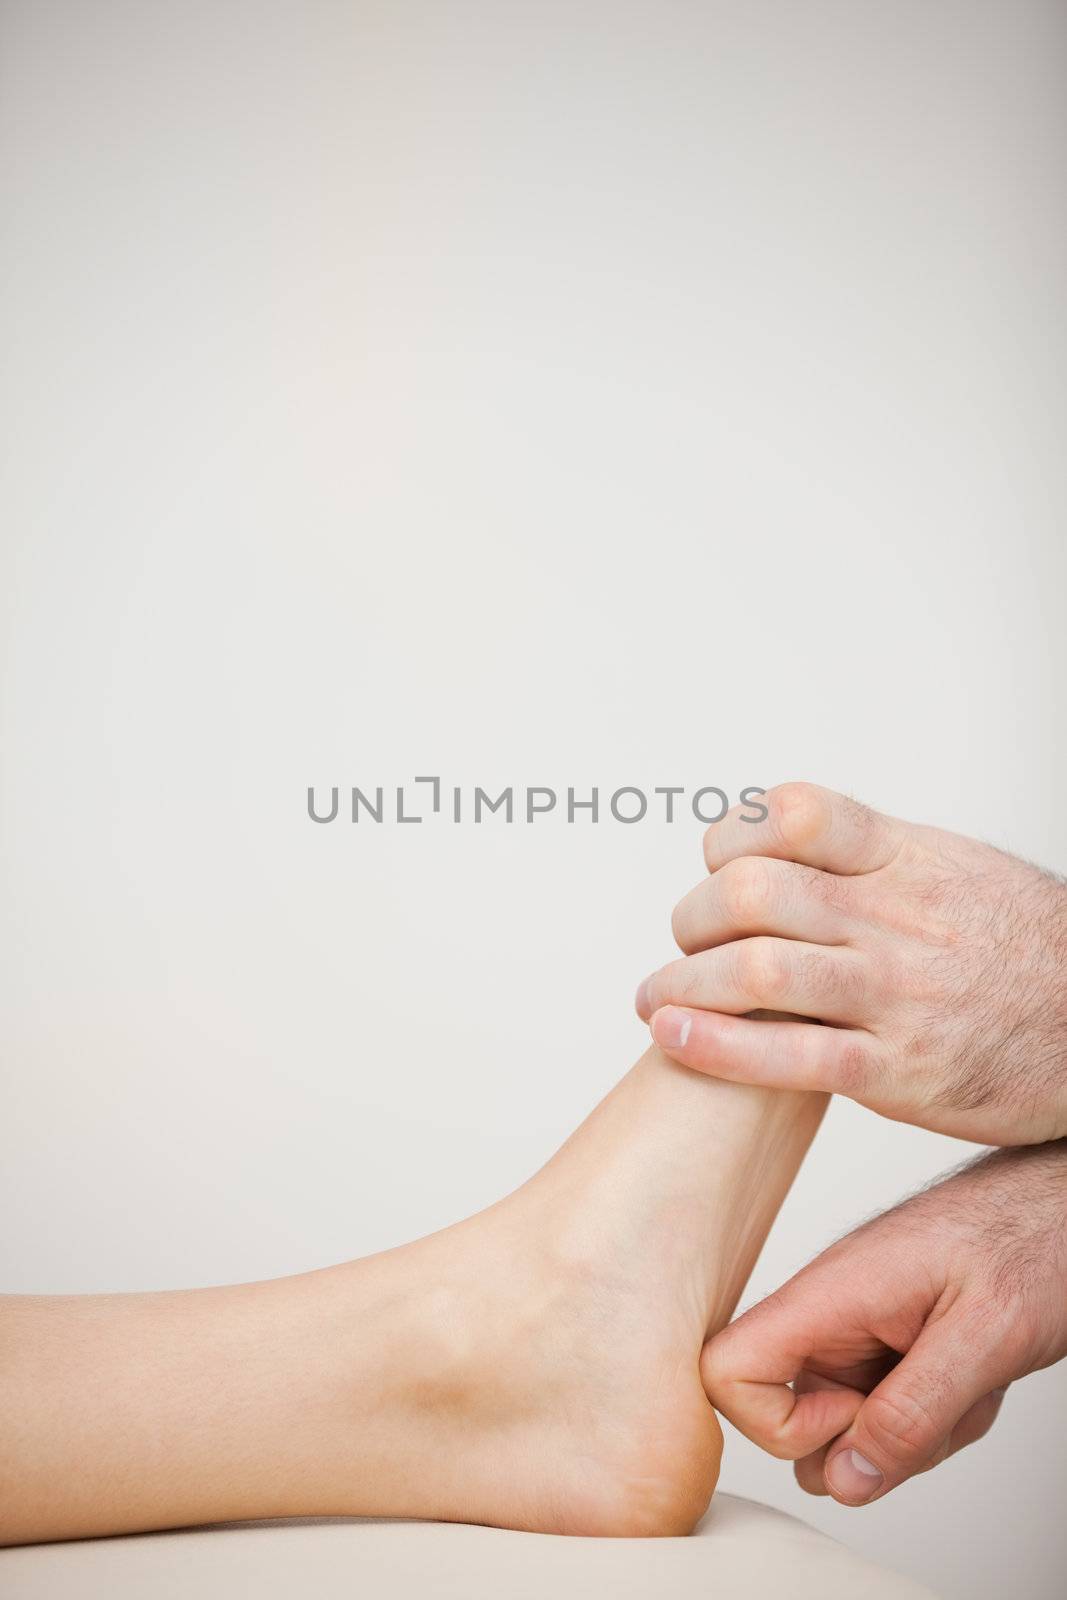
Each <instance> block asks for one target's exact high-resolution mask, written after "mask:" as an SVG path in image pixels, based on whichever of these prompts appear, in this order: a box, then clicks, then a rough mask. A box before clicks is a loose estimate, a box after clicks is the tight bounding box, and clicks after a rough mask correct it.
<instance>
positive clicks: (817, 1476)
mask: <svg viewBox="0 0 1067 1600" xmlns="http://www.w3.org/2000/svg"><path fill="white" fill-rule="evenodd" d="M826 1450H827V1447H826V1445H824V1446H823V1448H822V1449H821V1450H813V1451H812V1453H811V1455H810V1456H801V1458H800V1460H799V1461H794V1462H793V1476H794V1477H795V1478H796V1480H797V1483H798V1484H799V1486H800V1488H801V1489H803V1491H804V1493H805V1494H814V1495H818V1496H819V1498H820V1499H823V1500H825V1498H826V1497H827V1495H828V1494H829V1493H830V1491H829V1489H828V1488H827V1487H826V1482H825V1479H824V1477H823V1473H824V1469H825V1467H826Z"/></svg>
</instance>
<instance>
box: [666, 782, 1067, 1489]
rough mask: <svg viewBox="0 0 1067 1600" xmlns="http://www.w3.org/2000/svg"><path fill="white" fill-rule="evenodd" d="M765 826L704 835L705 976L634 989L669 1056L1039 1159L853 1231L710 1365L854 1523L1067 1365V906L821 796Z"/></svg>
mask: <svg viewBox="0 0 1067 1600" xmlns="http://www.w3.org/2000/svg"><path fill="white" fill-rule="evenodd" d="M766 803H767V811H768V814H767V817H766V818H765V819H763V820H761V821H759V822H756V823H752V822H748V821H745V820H744V818H745V816H746V815H751V808H742V809H738V810H736V811H734V812H731V813H730V814H729V815H728V816H727V817H725V818H724V819H723V821H722V822H720V823H717V824H715V825H713V826H712V827H711V828H709V829H708V832H707V835H706V837H705V841H704V853H705V860H706V863H707V866H708V870H709V876H708V877H707V878H706V879H705V880H704V882H702V883H701V884H700V885H698V887H697V888H696V889H694V890H693V891H692V892H691V893H690V894H688V895H687V896H686V897H685V899H684V900H682V901H681V903H680V904H679V905H678V906H677V908H676V909H675V912H674V918H673V926H674V932H675V936H676V938H677V941H678V943H679V945H680V946H681V948H682V949H683V950H684V951H686V952H687V955H686V957H685V958H684V959H683V960H681V961H675V962H672V963H671V964H670V965H669V966H667V967H664V968H662V969H661V970H660V971H659V972H657V973H655V974H653V976H652V977H651V978H650V979H648V980H646V982H645V983H644V984H642V986H641V988H640V989H639V991H638V998H637V1007H638V1011H639V1013H640V1014H641V1016H642V1017H644V1018H645V1019H646V1020H647V1021H649V1022H650V1025H651V1030H652V1035H653V1038H654V1039H655V1040H656V1041H657V1042H658V1043H659V1045H660V1046H661V1048H663V1049H664V1050H665V1051H666V1052H667V1053H668V1054H670V1055H671V1056H672V1057H673V1058H674V1059H675V1060H677V1061H679V1062H684V1063H685V1064H686V1065H688V1066H690V1067H693V1068H696V1069H697V1070H699V1071H702V1072H709V1073H714V1074H716V1075H718V1076H720V1077H721V1078H723V1079H730V1080H741V1081H744V1082H750V1083H760V1084H780V1085H790V1086H792V1087H794V1088H821V1089H825V1090H832V1091H834V1092H836V1093H840V1094H846V1095H848V1096H850V1097H851V1098H852V1099H854V1100H857V1101H859V1102H860V1103H861V1104H863V1105H866V1106H869V1107H870V1108H871V1109H872V1110H874V1111H878V1112H880V1113H881V1114H882V1115H883V1116H887V1117H892V1118H895V1119H897V1120H899V1121H902V1122H912V1123H917V1124H919V1125H920V1126H922V1127H926V1128H932V1129H936V1130H938V1131H940V1132H943V1133H948V1134H954V1135H956V1136H957V1137H959V1138H964V1139H972V1140H976V1141H981V1142H985V1143H991V1144H996V1145H1001V1146H1018V1147H1020V1148H1016V1149H1004V1150H1002V1151H1000V1152H999V1153H997V1154H996V1155H993V1156H991V1157H987V1158H984V1159H983V1160H981V1161H979V1163H978V1164H977V1165H976V1166H974V1167H972V1168H970V1169H969V1170H967V1171H965V1172H963V1173H960V1174H957V1175H954V1176H952V1177H950V1178H949V1179H948V1180H946V1181H945V1182H943V1183H941V1184H939V1185H937V1186H936V1187H935V1188H933V1189H932V1190H930V1191H929V1192H927V1193H925V1194H923V1195H920V1196H918V1197H916V1198H914V1199H912V1200H910V1201H908V1202H907V1203H906V1204H905V1205H904V1206H901V1207H898V1208H897V1209H895V1210H893V1211H890V1212H887V1213H886V1214H885V1215H884V1216H882V1217H879V1218H878V1219H876V1221H874V1222H872V1223H869V1224H867V1225H866V1226H865V1227H863V1228H860V1229H858V1230H857V1231H856V1232H855V1233H853V1234H851V1235H849V1236H848V1237H847V1238H846V1239H844V1240H842V1241H841V1242H839V1243H838V1244H836V1245H834V1246H833V1247H832V1248H831V1249H830V1250H828V1251H826V1252H825V1253H824V1254H823V1255H821V1256H819V1257H818V1259H817V1260H816V1261H815V1262H814V1263H812V1265H811V1266H809V1267H808V1268H806V1269H805V1270H804V1271H803V1272H802V1273H800V1274H799V1275H798V1276H797V1277H796V1278H794V1279H792V1280H791V1281H790V1282H789V1283H788V1284H786V1286H785V1287H784V1288H783V1289H781V1290H779V1291H778V1293H777V1294H775V1295H773V1296H771V1297H770V1298H769V1299H768V1300H767V1301H765V1302H764V1303H763V1304H762V1305H760V1306H757V1307H756V1308H755V1309H754V1310H753V1311H751V1312H749V1313H748V1314H747V1315H746V1316H744V1317H741V1318H739V1320H738V1321H737V1322H736V1323H734V1324H733V1325H732V1326H731V1327H730V1328H728V1329H727V1330H725V1331H724V1332H723V1333H721V1334H719V1335H718V1337H717V1338H715V1339H713V1340H712V1341H711V1343H710V1344H709V1346H708V1349H707V1351H706V1352H705V1356H704V1363H703V1372H704V1377H705V1382H706V1384H707V1387H708V1393H709V1394H710V1395H711V1396H712V1398H713V1399H714V1401H715V1403H716V1404H717V1405H718V1406H719V1408H720V1410H722V1411H723V1412H724V1413H725V1415H726V1416H728V1417H729V1418H730V1420H731V1421H732V1422H734V1423H735V1424H736V1425H737V1426H738V1427H739V1428H740V1429H741V1430H742V1431H743V1432H744V1433H747V1434H748V1435H749V1437H750V1438H752V1439H754V1440H755V1441H756V1442H757V1443H758V1444H761V1445H763V1446H764V1448H765V1449H767V1450H769V1451H771V1452H772V1453H773V1454H775V1455H780V1456H786V1457H790V1458H792V1459H794V1460H796V1462H797V1468H796V1471H797V1477H798V1480H799V1482H800V1483H801V1485H802V1486H803V1487H804V1488H805V1489H808V1490H810V1491H811V1492H812V1493H814V1494H825V1493H830V1494H832V1495H833V1496H834V1498H835V1499H837V1500H840V1501H841V1502H842V1503H843V1504H846V1505H857V1504H863V1503H866V1502H867V1501H869V1500H874V1499H877V1498H879V1497H880V1496H882V1495H884V1494H886V1493H888V1492H889V1491H891V1490H892V1489H894V1488H896V1487H897V1486H899V1484H901V1483H902V1482H904V1481H905V1480H906V1479H908V1478H910V1477H912V1476H914V1475H915V1474H916V1473H918V1472H923V1471H926V1470H928V1468H930V1467H931V1466H935V1465H937V1463H938V1462H940V1461H942V1460H944V1458H945V1457H946V1456H947V1455H950V1454H952V1452H953V1451H955V1450H957V1449H959V1448H961V1447H962V1446H963V1445H965V1444H969V1443H972V1442H973V1441H974V1440H976V1439H978V1438H980V1437H981V1436H982V1435H983V1434H984V1433H985V1432H986V1430H987V1429H988V1428H989V1427H990V1426H991V1424H992V1422H993V1420H994V1418H995V1416H996V1413H997V1409H998V1407H999V1404H1000V1392H1001V1391H1002V1390H1003V1388H1004V1387H1005V1386H1006V1385H1007V1384H1008V1383H1010V1382H1012V1381H1014V1380H1015V1379H1016V1378H1019V1377H1022V1376H1024V1375H1025V1374H1026V1373H1029V1372H1032V1371H1034V1370H1036V1369H1037V1368H1039V1367H1042V1366H1047V1365H1049V1364H1050V1363H1051V1362H1053V1361H1056V1360H1059V1359H1060V1358H1061V1357H1063V1356H1064V1354H1067V1245H1065V1235H1067V1171H1065V1169H1067V1154H1065V1151H1067V1142H1065V1140H1064V1135H1065V1134H1067V889H1065V887H1064V885H1063V884H1062V883H1061V882H1060V881H1059V880H1057V879H1055V878H1053V877H1052V876H1050V875H1049V874H1048V873H1045V872H1042V871H1040V870H1039V869H1038V868H1036V867H1033V866H1030V865H1029V864H1028V863H1026V862H1023V861H1019V860H1016V859H1015V858H1014V857H1012V856H1009V855H1005V854H1004V853H1003V852H1002V851H999V850H995V849H993V848H992V847H991V846H989V845H985V844H980V843H978V842H977V841H975V840H972V839H964V838H960V837H958V836H957V835H955V834H950V833H944V832H941V831H940V830H938V829H936V828H926V827H917V826H915V825H913V824H911V823H905V822H900V821H898V820H897V819H895V818H892V817H886V816H882V815H881V814H879V813H878V812H875V811H870V810H868V809H867V808H866V807H864V806H860V805H857V804H856V803H855V802H854V801H852V800H849V799H846V798H845V797H844V796H843V795H837V794H833V793H831V792H830V791H828V790H824V789H818V788H815V787H813V786H811V785H808V784H787V785H785V786H784V787H783V788H781V789H776V790H771V791H770V793H769V794H768V795H767V796H766ZM703 1007H708V1008H710V1009H709V1010H703V1009H699V1008H703ZM767 1007H774V1008H777V1010H778V1011H779V1012H781V1011H788V1012H790V1013H793V1014H794V1015H792V1016H791V1017H789V1018H782V1017H781V1016H778V1017H777V1018H776V1019H775V1020H773V1021H771V1020H767V1017H766V1011H765V1008H767ZM753 1012H756V1013H757V1014H758V1015H759V1020H757V1019H756V1017H754V1016H753V1015H752V1013H753ZM820 1024H821V1025H820ZM1042 1141H1044V1142H1042ZM1024 1147H1030V1148H1024ZM790 1383H792V1384H793V1385H794V1387H793V1388H792V1389H790V1388H788V1387H786V1385H788V1384H790ZM865 1397H866V1398H865Z"/></svg>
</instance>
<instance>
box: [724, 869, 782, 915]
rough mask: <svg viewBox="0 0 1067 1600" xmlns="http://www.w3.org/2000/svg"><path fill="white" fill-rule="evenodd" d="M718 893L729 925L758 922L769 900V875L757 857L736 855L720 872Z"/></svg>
mask: <svg viewBox="0 0 1067 1600" xmlns="http://www.w3.org/2000/svg"><path fill="white" fill-rule="evenodd" d="M719 876H720V883H719V893H720V895H721V897H722V906H723V910H724V911H725V913H726V916H727V918H728V919H729V921H730V922H731V923H735V924H737V925H738V926H745V925H747V924H751V923H754V922H756V921H758V920H759V918H760V916H761V915H762V914H763V913H764V911H765V910H766V909H767V907H768V905H769V903H770V899H771V875H770V871H769V869H768V867H767V864H766V862H764V861H761V860H760V859H759V858H758V857H757V856H739V857H738V859H737V860H736V861H730V862H728V863H727V865H726V866H725V867H723V869H722V872H721V873H720V875H719Z"/></svg>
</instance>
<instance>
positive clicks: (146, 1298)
mask: <svg viewBox="0 0 1067 1600" xmlns="http://www.w3.org/2000/svg"><path fill="white" fill-rule="evenodd" d="M823 1104H824V1100H823V1097H821V1096H810V1095H797V1094H788V1093H782V1092H774V1091H767V1090H761V1089H751V1088H746V1087H743V1086H740V1085H736V1084H727V1083H719V1082H716V1081H715V1080H709V1079H707V1078H704V1077H701V1076H698V1075H696V1074H693V1073H690V1072H688V1071H687V1069H685V1068H683V1067H679V1066H677V1065H675V1064H674V1063H673V1062H670V1061H668V1060H667V1059H666V1058H665V1057H662V1056H660V1055H659V1053H658V1052H657V1051H655V1050H652V1051H649V1052H648V1053H647V1054H646V1055H645V1056H644V1057H642V1059H641V1060H640V1061H639V1062H638V1063H637V1065H636V1066H635V1067H634V1068H633V1069H632V1070H631V1071H630V1072H629V1073H628V1074H627V1075H626V1077H625V1078H623V1080H622V1081H621V1083H620V1084H618V1085H617V1086H616V1088H615V1089H614V1090H612V1092H611V1093H610V1094H609V1095H608V1096H607V1098H606V1099H605V1100H604V1101H602V1102H601V1104H600V1105H599V1106H597V1107H596V1109H595V1110H594V1111H593V1113H592V1114H591V1116H590V1117H588V1118H587V1119H586V1121H585V1122H584V1123H583V1124H582V1126H581V1127H580V1128H579V1129H578V1130H577V1132H576V1133H575V1134H573V1135H572V1136H571V1138H570V1139H569V1140H568V1141H567V1143H566V1144H565V1145H564V1146H563V1147H562V1149H561V1150H560V1151H558V1152H557V1154H556V1155H555V1156H553V1158H552V1159H551V1160H550V1161H549V1162H548V1163H547V1165H546V1166H545V1167H544V1168H543V1169H542V1170H541V1171H540V1172H539V1173H538V1174H537V1175H536V1176H535V1177H534V1178H532V1179H530V1181H529V1182H528V1183H526V1184H524V1185H523V1187H522V1188H521V1189H519V1190H517V1191H516V1192H515V1193H514V1194H513V1195H510V1196H508V1197H507V1199H505V1200H502V1201H500V1202H499V1203H498V1204H496V1205H494V1206H491V1207H490V1208H489V1209H488V1210H487V1211H485V1212H482V1213H480V1214H479V1215H478V1216H476V1217H472V1218H469V1219H468V1220H467V1221H465V1222H462V1223H459V1224H457V1225H456V1226H454V1227H451V1228H447V1229H445V1230H443V1231H442V1232H440V1233H437V1234H433V1235H431V1236H429V1237H428V1238H426V1239H422V1240H419V1241H417V1242H416V1243H414V1244H411V1245H405V1246H402V1247H401V1248H399V1249H397V1250H390V1251H386V1252H384V1253H382V1254H381V1255H377V1256H372V1257H369V1258H366V1259H365V1260H362V1261H356V1262H351V1263H347V1264H345V1265H343V1266H340V1267H333V1268H329V1269H327V1270H325V1271H322V1272H315V1273H308V1274H303V1275H300V1276H298V1277H295V1278H288V1279H280V1280H277V1281H275V1282H271V1283H263V1284H248V1285H240V1286H237V1287H234V1288H227V1289H210V1290H199V1291H194V1292H188V1293H177V1294H162V1295H128V1296H102V1297H94V1296H88V1297H76V1298H71V1299H61V1298H47V1299H38V1298H33V1297H25V1298H21V1297H11V1298H9V1299H7V1300H4V1301H0V1415H3V1417H4V1428H3V1442H2V1444H0V1542H8V1543H14V1542H20V1541H26V1540H34V1539H54V1538H72V1537H78V1536H83V1535H87V1534H100V1533H113V1532H122V1531H130V1530H134V1529H143V1528H159V1527H173V1526H178V1525H182V1524H188V1523H196V1522H205V1521H225V1520H230V1519H234V1518H246V1517H271V1516H291V1515H326V1514H353V1515H393V1516H414V1517H436V1518H445V1519H451V1520H464V1521H474V1522H490V1523H496V1524H500V1525H502V1526H508V1527H521V1528H534V1529H540V1530H543V1531H549V1532H574V1533H605V1534H655V1533H679V1532H686V1531H688V1530H689V1529H690V1528H691V1527H692V1526H693V1524H694V1523H695V1522H696V1520H697V1519H698V1518H699V1516H700V1515H701V1513H702V1512H703V1510H704V1508H705V1506H706V1504H707V1501H708V1499H709V1498H710V1495H711V1492H712V1490H713V1488H714V1484H715V1478H716V1475H717V1471H718V1458H719V1448H720V1435H719V1432H718V1425H717V1423H716V1421H715V1418H714V1413H713V1412H712V1410H711V1408H710V1406H709V1405H708V1403H707V1400H706V1399H705V1397H704V1394H703V1390H702V1388H701V1386H700V1379H699V1368H698V1363H699V1356H700V1350H701V1346H702V1344H703V1341H704V1338H705V1336H706V1334H707V1333H708V1332H711V1331H714V1330H715V1329H716V1328H718V1327H720V1326H721V1325H722V1324H723V1323H724V1322H725V1321H727V1320H728V1318H729V1315H730V1313H731V1311H732V1309H733V1306H734V1304H735V1302H736V1300H737V1297H738V1295H739V1294H740V1292H741V1289H742V1288H743V1285H744V1282H745V1280H746V1278H747V1276H748V1273H749V1271H750V1270H751V1267H752V1264H753V1262H754V1260H755V1256H756V1254H757V1253H758V1250H759V1248H760V1246H761V1244H762V1242H763V1239H764V1237H765V1235H766V1232H767V1229H768V1228H769V1226H770V1224H771V1222H772V1220H773V1218H774V1215H775V1213H776V1212H777V1210H778V1207H779V1205H780V1204H781V1201H782V1198H783V1196H784V1194H785V1192H786V1190H787V1189H788V1187H789V1184H790V1183H791V1181H792V1178H793V1176H794V1174H795V1172H796V1169H797V1167H798V1166H799V1164H800V1161H801V1159H802V1158H803V1155H804V1152H805V1150H806V1148H807V1146H808V1144H809V1143H810V1140H811V1138H812V1136H813V1134H814V1132H815V1129H816V1127H817V1125H818V1121H819V1118H820V1116H821V1114H822V1109H823Z"/></svg>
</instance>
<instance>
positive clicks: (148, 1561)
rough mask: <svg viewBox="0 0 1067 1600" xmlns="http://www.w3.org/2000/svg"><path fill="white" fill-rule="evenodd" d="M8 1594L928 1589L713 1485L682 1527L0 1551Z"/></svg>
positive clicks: (161, 1540) (251, 1598)
mask: <svg viewBox="0 0 1067 1600" xmlns="http://www.w3.org/2000/svg"><path fill="white" fill-rule="evenodd" d="M0 1594H2V1595H3V1596H4V1600H246V1597H247V1600H303V1597H305V1596H307V1597H308V1600H356V1597H362V1596H367V1597H373V1600H378V1597H383V1600H423V1597H425V1600H480V1597H482V1596H484V1597H485V1600H489V1597H490V1596H492V1597H493V1600H708V1597H714V1600H931V1596H930V1591H929V1590H927V1589H924V1588H923V1587H921V1586H920V1585H919V1584H916V1583H913V1582H912V1581H911V1580H909V1579H906V1578H901V1577H898V1576H897V1575H896V1574H895V1573H891V1572H886V1571H885V1570H884V1569H883V1568H880V1567H875V1566H873V1565H872V1564H871V1563H870V1562H869V1561H865V1560H864V1559H863V1558H862V1557H860V1556H858V1555H855V1554H853V1552H852V1551H851V1550H847V1549H846V1548H845V1547H844V1546H843V1545H840V1544H837V1543H836V1542H835V1541H834V1540H833V1539H828V1538H827V1537H826V1536H825V1535H824V1534H821V1533H817V1532H816V1531H815V1529H814V1528H809V1527H808V1526H807V1525H806V1523H803V1522H799V1521H797V1519H796V1518H795V1517H789V1516H786V1515H785V1513H784V1512H781V1511H772V1510H771V1508H770V1507H769V1506H761V1505H756V1504H755V1503H754V1502H753V1501H751V1500H738V1499H736V1498H735V1497H734V1496H733V1495H726V1494H724V1495H718V1496H716V1498H715V1500H714V1502H713V1503H712V1507H711V1510H710V1511H709V1512H708V1514H707V1516H706V1517H705V1518H704V1520H703V1522H702V1523H701V1525H700V1527H699V1528H698V1530H697V1532H696V1534H695V1535H694V1536H693V1537H692V1538H690V1539H567V1538H560V1537H557V1536H555V1535H548V1534H539V1533H508V1532H505V1531H503V1530H501V1529H499V1528H474V1527H468V1526H466V1525H465V1524H460V1523H441V1522H383V1521H370V1520H361V1519H343V1518H337V1519H331V1520H329V1521H322V1522H302V1521H293V1522H283V1523H278V1522H275V1523H246V1524H241V1525H239V1526H234V1527H227V1528H195V1529H190V1530H188V1531H184V1532H181V1533H155V1534H143V1535H140V1536H138V1537H135V1538H127V1539H95V1540H87V1541H84V1542H81V1543H76V1544H51V1545H31V1546H25V1547H23V1548H21V1549H15V1550H5V1551H0Z"/></svg>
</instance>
